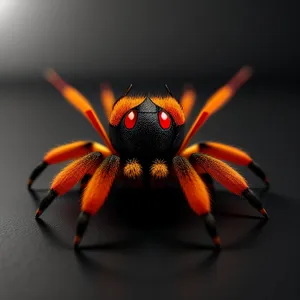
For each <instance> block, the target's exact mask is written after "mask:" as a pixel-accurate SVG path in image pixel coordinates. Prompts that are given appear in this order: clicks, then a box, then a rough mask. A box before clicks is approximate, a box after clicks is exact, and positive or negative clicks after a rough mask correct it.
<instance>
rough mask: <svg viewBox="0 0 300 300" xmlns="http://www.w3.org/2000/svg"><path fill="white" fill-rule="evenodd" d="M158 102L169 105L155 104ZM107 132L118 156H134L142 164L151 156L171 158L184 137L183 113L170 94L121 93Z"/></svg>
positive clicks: (149, 159)
mask: <svg viewBox="0 0 300 300" xmlns="http://www.w3.org/2000/svg"><path fill="white" fill-rule="evenodd" d="M162 102H169V105H166V103H163V105H162V106H163V107H162V106H159V105H158V104H160V103H162ZM136 104H138V105H136ZM124 106H125V107H126V110H124V109H123V108H124ZM175 106H177V110H176V114H174V107H175ZM128 107H131V109H130V110H129V111H127V108H128ZM170 107H171V108H173V110H172V109H170ZM178 112H179V113H178ZM109 136H110V139H111V142H112V145H113V147H114V148H115V149H116V151H117V152H118V153H120V157H121V159H123V158H124V160H127V159H137V160H138V161H139V162H141V163H142V164H143V165H144V164H151V162H152V161H154V160H155V159H161V160H165V161H171V160H172V158H173V157H174V155H175V154H176V153H177V151H178V150H179V147H180V145H181V143H182V141H183V139H184V113H183V110H182V108H181V107H180V104H179V103H178V102H177V101H176V100H175V99H174V98H172V97H165V98H163V97H162V98H159V97H153V100H152V97H151V98H150V97H124V98H122V99H120V100H119V101H118V102H117V103H116V105H115V106H114V109H113V113H112V116H111V119H110V125H109Z"/></svg>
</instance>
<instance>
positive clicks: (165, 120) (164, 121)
mask: <svg viewBox="0 0 300 300" xmlns="http://www.w3.org/2000/svg"><path fill="white" fill-rule="evenodd" d="M158 119H159V124H160V126H161V127H162V128H163V129H168V128H169V127H170V125H171V118H170V116H169V115H168V114H167V113H166V112H164V111H163V110H162V111H160V112H159V113H158Z"/></svg>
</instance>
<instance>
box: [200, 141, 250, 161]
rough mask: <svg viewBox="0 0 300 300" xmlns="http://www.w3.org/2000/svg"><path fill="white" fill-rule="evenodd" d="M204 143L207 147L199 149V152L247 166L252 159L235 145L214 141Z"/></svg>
mask: <svg viewBox="0 0 300 300" xmlns="http://www.w3.org/2000/svg"><path fill="white" fill-rule="evenodd" d="M205 144H206V146H207V147H203V148H202V149H200V152H201V153H205V154H208V155H210V156H213V157H215V158H218V159H222V160H226V161H229V162H232V163H234V164H237V165H240V166H247V165H248V164H250V163H251V161H252V159H251V157H250V156H249V155H248V154H247V153H246V152H244V151H242V150H240V149H238V148H236V147H233V146H230V145H225V144H221V143H216V142H205Z"/></svg>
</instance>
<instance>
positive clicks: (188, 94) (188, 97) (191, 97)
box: [180, 86, 196, 119]
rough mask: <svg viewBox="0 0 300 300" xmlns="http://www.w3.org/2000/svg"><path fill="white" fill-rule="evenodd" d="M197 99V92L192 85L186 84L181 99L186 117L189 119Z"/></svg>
mask: <svg viewBox="0 0 300 300" xmlns="http://www.w3.org/2000/svg"><path fill="white" fill-rule="evenodd" d="M195 101H196V92H195V90H194V89H193V88H192V87H191V86H186V87H185V89H184V92H183V94H182V96H181V99H180V104H181V106H182V109H183V112H184V115H185V119H188V117H189V116H190V113H191V111H192V109H193V107H194V104H195Z"/></svg>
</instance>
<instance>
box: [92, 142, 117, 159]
mask: <svg viewBox="0 0 300 300" xmlns="http://www.w3.org/2000/svg"><path fill="white" fill-rule="evenodd" d="M92 149H93V151H95V152H100V153H102V154H103V156H104V157H107V156H109V155H111V154H112V153H111V151H110V150H109V149H108V148H107V147H105V146H103V145H101V144H99V143H96V142H93V145H92Z"/></svg>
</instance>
